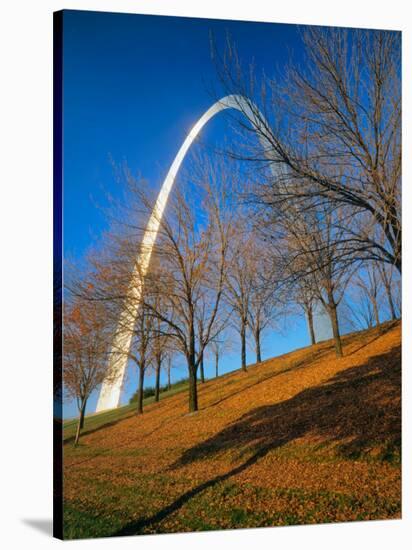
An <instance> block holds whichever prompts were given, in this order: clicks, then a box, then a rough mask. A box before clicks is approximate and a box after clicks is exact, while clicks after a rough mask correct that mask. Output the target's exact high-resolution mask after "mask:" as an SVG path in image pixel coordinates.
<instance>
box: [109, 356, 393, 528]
mask: <svg viewBox="0 0 412 550" xmlns="http://www.w3.org/2000/svg"><path fill="white" fill-rule="evenodd" d="M400 369H401V348H400V346H395V347H393V348H392V349H391V350H390V351H389V352H387V353H385V354H382V355H380V356H376V357H372V358H370V359H369V360H368V361H367V362H366V363H365V364H363V365H361V366H357V367H352V368H349V369H347V370H345V371H343V372H341V373H339V374H337V375H336V376H334V377H333V378H331V379H330V380H327V381H326V382H325V383H323V384H322V385H320V386H317V387H314V388H309V389H307V390H304V391H302V392H300V393H298V394H297V395H295V396H294V397H292V398H291V399H288V400H286V401H283V402H281V403H276V404H274V405H266V406H262V407H257V408H255V409H253V410H251V411H250V412H248V413H247V414H245V415H243V416H242V417H240V418H239V419H238V420H237V421H235V422H233V423H232V424H230V425H229V426H228V427H226V428H225V429H223V430H222V431H221V432H219V433H217V434H216V435H214V436H213V437H211V438H209V439H207V440H206V441H204V442H202V443H200V444H198V445H195V446H194V447H192V448H191V449H188V450H187V451H186V452H184V453H183V454H182V456H181V457H180V458H179V460H177V461H176V462H175V463H173V464H172V465H171V466H170V467H169V468H168V471H171V470H175V469H178V468H180V467H183V466H185V465H188V464H191V463H193V462H195V461H200V460H203V459H212V458H214V457H216V456H217V455H218V454H219V453H221V452H222V451H226V450H237V452H238V456H239V458H241V457H244V456H246V455H247V456H248V458H247V459H246V461H245V462H243V463H242V464H240V465H238V466H236V467H234V468H233V469H231V470H230V471H228V472H226V473H225V474H221V475H218V476H216V477H214V478H212V479H210V480H208V481H206V482H204V483H202V484H200V485H198V486H197V487H195V488H193V489H191V490H189V491H187V492H185V493H184V494H182V495H181V496H180V497H179V498H178V499H176V500H175V501H174V502H172V503H170V504H169V505H167V506H165V507H164V508H162V509H161V510H159V511H158V512H157V513H155V514H153V515H152V516H150V517H146V518H141V519H139V520H137V521H132V522H131V523H129V524H128V525H126V526H125V527H123V528H122V529H120V530H119V531H117V532H115V533H113V536H123V535H133V534H138V533H139V532H141V531H142V530H144V529H145V528H147V527H149V526H151V525H154V524H156V523H158V522H160V521H162V520H163V519H165V518H166V517H168V516H169V515H170V514H172V513H173V512H176V511H177V510H178V509H180V508H181V507H182V506H183V505H184V504H185V503H187V502H188V501H189V500H190V499H192V498H193V497H195V496H196V495H198V494H200V493H201V492H203V491H204V490H206V489H208V488H210V487H213V486H214V485H216V484H218V483H220V482H222V481H225V480H227V479H229V478H231V477H232V476H235V475H237V474H239V473H241V472H242V471H244V470H246V469H247V468H249V467H250V466H252V465H253V464H255V463H256V462H257V461H258V460H259V459H261V458H263V457H264V456H265V455H266V454H267V453H268V452H270V451H271V450H273V449H276V448H279V447H282V446H283V445H286V444H287V443H290V442H292V441H294V440H296V439H298V438H300V437H303V436H304V435H308V434H311V435H315V436H320V437H321V439H322V441H323V442H324V443H328V444H333V443H335V452H336V453H337V454H338V456H339V455H341V456H343V457H345V458H348V459H356V458H358V457H360V456H361V455H362V454H363V453H366V454H367V453H368V451H370V450H372V449H373V448H374V447H376V446H377V447H378V448H379V449H380V451H381V454H380V456H379V457H378V458H379V459H381V460H391V458H392V457H393V456H394V453H396V452H398V451H400V440H401V407H400V395H401V376H400Z"/></svg>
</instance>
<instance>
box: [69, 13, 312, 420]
mask: <svg viewBox="0 0 412 550" xmlns="http://www.w3.org/2000/svg"><path fill="white" fill-rule="evenodd" d="M211 32H212V33H213V35H214V37H215V40H216V42H217V45H218V47H219V48H220V49H221V48H223V45H224V42H225V37H226V34H227V33H230V36H231V37H232V40H233V41H234V42H235V44H236V46H237V49H238V51H239V54H240V57H241V58H242V59H244V60H245V61H247V62H248V61H252V59H253V60H254V62H255V64H256V69H257V71H261V70H264V71H265V72H266V73H268V74H273V72H274V71H275V70H281V69H282V67H283V66H284V64H285V63H286V62H287V60H288V59H289V56H290V55H293V56H294V59H295V61H299V59H300V56H301V41H300V37H299V30H298V27H297V26H295V25H285V24H272V23H271V24H267V23H247V22H236V21H217V20H208V19H192V18H178V17H160V16H143V15H125V14H111V13H97V12H82V11H65V12H64V31H63V36H64V38H63V40H64V42H63V49H64V54H63V71H64V72H63V75H64V76H63V78H64V83H63V111H64V113H63V116H64V121H63V122H64V195H63V196H64V216H63V217H64V222H63V223H64V254H65V256H68V255H69V256H73V257H75V258H81V257H82V256H83V255H84V253H85V251H86V250H87V248H88V247H89V246H90V245H91V244H92V243H93V241H94V240H95V239H96V238H98V236H99V235H100V234H101V232H102V231H103V230H104V229H106V227H107V226H106V223H107V222H106V220H105V218H104V215H103V213H102V211H101V209H100V208H98V207H97V206H96V205H99V206H103V207H104V205H105V204H106V196H107V193H110V194H112V195H114V196H117V195H118V194H119V193H120V192H121V189H120V188H119V185H118V184H117V183H116V181H115V178H114V174H113V167H112V162H111V159H112V160H113V161H114V163H115V164H120V163H122V162H124V161H125V162H127V165H128V166H129V167H130V169H131V170H132V172H139V173H141V175H142V176H143V177H144V178H145V179H147V180H148V181H149V182H150V183H151V184H152V185H153V186H155V187H156V186H157V187H160V185H161V183H162V179H163V177H164V176H165V174H166V172H167V170H168V168H169V165H170V163H171V162H172V161H173V158H174V155H175V154H176V152H177V150H178V148H179V147H180V145H181V143H182V141H183V140H184V138H185V136H186V134H187V132H188V131H189V130H190V128H191V127H192V126H193V124H194V123H195V122H196V121H197V119H198V118H199V117H200V116H201V115H202V114H203V112H204V111H205V110H206V109H208V108H209V107H210V105H211V103H212V102H213V101H214V100H215V97H214V96H213V95H212V93H211V90H212V89H213V88H214V87H216V84H217V82H216V72H215V67H214V64H213V61H212V59H211V54H210V33H211ZM224 139H226V140H229V141H230V131H229V129H228V125H227V121H225V118H224V116H221V117H216V118H215V119H213V120H212V121H211V122H210V123H209V125H208V126H207V128H205V130H204V131H203V132H202V140H203V141H205V142H206V143H207V144H208V145H211V146H212V147H213V146H214V145H216V144H218V143H219V142H222V140H224ZM308 344H309V339H308V335H307V332H306V327H305V322H304V319H300V320H299V319H297V320H295V321H294V322H293V323H292V324H291V326H290V327H289V329H288V331H287V334H276V333H274V332H268V333H267V335H266V337H265V338H264V342H263V355H264V357H270V356H272V355H278V354H280V353H284V352H286V351H289V350H291V349H294V348H296V347H300V346H304V345H308ZM253 357H254V353H253V351H252V350H251V351H250V361H251V362H253ZM238 363H239V358H238V353H237V351H236V352H235V353H234V354H232V355H231V356H227V357H226V358H224V359H223V361H222V368H221V371H222V372H225V371H227V370H230V369H231V368H237V367H238V366H239V365H238ZM180 365H181V366H180V368H176V370H175V374H174V378H175V379H179V378H182V377H184V376H186V372H185V368H184V366H183V363H182V362H180ZM212 373H213V365H212V364H211V365H210V367H209V366H208V364H206V375H208V374H209V375H210V376H212ZM136 380H137V378H136V376H135V375H134V376H133V373H131V376H129V381H128V383H127V384H126V388H125V392H124V396H123V401H124V402H127V401H128V398H129V397H130V395H131V394H132V393H133V391H134V390H135V389H136V385H137V381H136ZM147 383H148V384H152V383H153V379H152V377H148V379H147ZM95 403H96V396H93V399H91V401H90V403H89V406H88V411H89V412H90V411H92V410H93V409H94V407H95ZM64 412H65V416H74V415H76V414H77V410H76V408H75V407H74V405H73V404H67V405H66V406H65V408H64Z"/></svg>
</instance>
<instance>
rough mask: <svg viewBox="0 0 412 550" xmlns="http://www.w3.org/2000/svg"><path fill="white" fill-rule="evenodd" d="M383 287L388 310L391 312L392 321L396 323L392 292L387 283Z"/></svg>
mask: <svg viewBox="0 0 412 550" xmlns="http://www.w3.org/2000/svg"><path fill="white" fill-rule="evenodd" d="M384 286H385V290H386V295H387V297H388V304H389V310H390V312H391V318H392V321H396V319H397V316H396V309H395V304H394V302H393V298H392V290H391V287H390V284H389V283H384Z"/></svg>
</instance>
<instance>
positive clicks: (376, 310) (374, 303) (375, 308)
mask: <svg viewBox="0 0 412 550" xmlns="http://www.w3.org/2000/svg"><path fill="white" fill-rule="evenodd" d="M371 302H372V307H373V315H374V317H375V325H376V326H377V327H379V326H380V324H381V322H380V319H379V308H378V303H377V301H376V299H375V298H371Z"/></svg>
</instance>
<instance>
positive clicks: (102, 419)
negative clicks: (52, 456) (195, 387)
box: [63, 381, 188, 442]
mask: <svg viewBox="0 0 412 550" xmlns="http://www.w3.org/2000/svg"><path fill="white" fill-rule="evenodd" d="M187 388H188V382H186V381H180V382H176V383H175V384H172V386H171V388H170V390H168V391H162V392H161V393H160V399H161V400H163V399H167V398H168V397H171V396H172V395H176V394H177V393H179V392H183V391H185V390H187ZM154 402H155V400H154V397H148V398H147V399H144V400H143V405H144V407H147V405H150V404H151V403H154ZM136 406H137V405H136V403H131V404H129V405H123V406H122V407H119V408H117V409H111V410H109V411H104V412H100V413H94V414H89V415H87V416H86V417H85V419H84V428H83V431H82V433H83V434H87V433H92V432H94V431H95V430H98V429H100V428H102V427H103V426H108V425H112V424H114V423H116V422H118V421H119V420H123V419H124V418H129V417H131V416H133V415H134V414H135V411H136ZM77 423H78V419H77V418H73V419H70V420H65V421H64V423H63V440H64V441H66V442H69V441H72V440H73V439H74V436H75V434H76V429H77Z"/></svg>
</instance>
